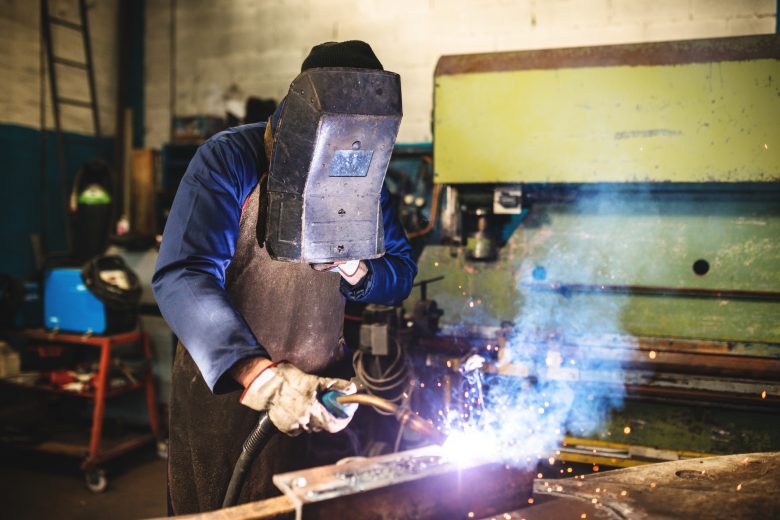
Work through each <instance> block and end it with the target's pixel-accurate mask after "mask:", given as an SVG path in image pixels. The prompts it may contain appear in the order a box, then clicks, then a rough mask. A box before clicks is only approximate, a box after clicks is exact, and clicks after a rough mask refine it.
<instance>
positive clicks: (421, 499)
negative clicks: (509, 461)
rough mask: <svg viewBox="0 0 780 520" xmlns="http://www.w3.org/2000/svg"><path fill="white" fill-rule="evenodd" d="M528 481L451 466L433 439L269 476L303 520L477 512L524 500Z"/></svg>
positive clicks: (514, 473)
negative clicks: (426, 444) (403, 449)
mask: <svg viewBox="0 0 780 520" xmlns="http://www.w3.org/2000/svg"><path fill="white" fill-rule="evenodd" d="M532 482H533V476H532V475H531V473H530V472H528V471H524V470H519V469H515V468H512V467H509V466H505V465H503V464H496V463H482V464H475V465H472V466H466V467H462V466H458V465H456V464H455V463H453V462H451V461H449V460H448V459H446V458H445V457H444V456H443V455H442V452H441V451H440V450H439V448H438V447H435V446H433V447H427V448H420V449H417V450H411V451H406V452H400V453H394V454H391V455H383V456H380V457H373V458H370V459H356V460H350V461H347V462H345V463H343V464H336V465H332V466H323V467H320V468H313V469H308V470H302V471H296V472H292V473H284V474H281V475H275V476H274V483H275V484H276V485H277V487H279V488H280V489H281V490H282V491H284V493H285V495H286V496H287V497H288V498H289V499H290V501H291V502H292V503H293V504H294V505H295V508H296V517H297V518H306V519H332V518H344V519H349V518H356V519H357V518H372V519H377V520H379V519H387V520H389V519H398V520H400V519H411V518H415V519H452V518H475V517H476V518H480V517H483V516H488V515H495V514H499V513H502V512H504V511H511V510H514V509H518V508H520V507H521V506H522V505H524V504H526V505H527V500H528V498H530V496H531V486H532Z"/></svg>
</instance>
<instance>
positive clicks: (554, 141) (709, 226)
mask: <svg viewBox="0 0 780 520" xmlns="http://www.w3.org/2000/svg"><path fill="white" fill-rule="evenodd" d="M433 146H434V154H433V155H434V157H433V159H434V174H435V182H436V183H437V185H438V186H439V188H438V189H436V190H435V192H436V193H437V195H439V194H440V195H439V204H440V207H441V209H440V211H439V212H438V213H439V217H438V218H439V221H438V222H437V228H436V229H438V230H440V231H439V235H438V236H437V240H435V241H434V242H435V243H431V244H428V245H426V247H425V248H424V250H423V252H422V255H421V257H420V261H419V266H420V275H419V276H418V279H430V278H435V277H439V276H443V277H444V278H443V279H442V280H440V281H437V282H435V283H432V284H429V285H430V287H428V288H427V297H428V298H429V299H433V300H436V302H437V303H438V306H439V307H440V308H441V309H442V310H443V311H444V314H443V316H442V317H441V329H440V332H439V336H440V338H450V339H451V340H452V342H454V343H457V342H458V341H463V340H468V341H470V342H472V343H474V342H475V341H476V342H477V343H478V342H480V341H482V342H483V343H484V344H485V345H486V347H487V348H488V349H489V350H490V349H491V348H492V349H497V350H498V351H499V353H498V356H497V357H496V358H495V360H493V362H492V363H491V364H490V366H489V370H492V371H494V372H497V373H500V374H506V375H507V377H512V376H517V377H523V376H527V375H528V371H527V367H524V366H523V362H522V361H518V360H517V359H516V356H515V358H513V357H512V356H507V355H505V354H504V351H507V352H509V351H511V350H512V349H514V351H518V349H519V350H521V351H529V352H530V351H539V352H542V353H544V352H548V353H549V352H550V351H551V350H552V351H554V352H555V353H556V355H557V356H559V357H558V358H555V357H553V363H554V362H555V359H564V360H565V359H567V356H568V354H567V353H571V352H587V353H588V354H587V359H588V360H589V363H587V364H585V365H583V366H577V367H558V369H560V370H568V372H566V374H567V376H566V377H570V378H576V379H577V380H581V381H582V382H583V384H586V383H600V384H602V387H603V388H607V390H604V391H607V392H609V391H614V392H616V393H620V394H621V395H622V396H624V397H625V400H623V402H622V404H621V405H618V406H616V407H615V409H614V410H613V411H612V412H611V414H610V419H609V420H608V421H606V422H605V423H604V424H603V425H602V426H601V427H599V429H598V431H596V432H595V433H590V434H588V435H582V436H581V437H582V438H578V435H577V432H568V433H569V435H570V437H569V438H568V439H567V443H568V444H569V448H572V449H570V450H569V451H568V452H567V451H565V450H564V451H563V453H562V457H564V458H565V457H568V458H569V460H577V461H584V462H593V463H599V462H601V463H604V464H614V465H630V464H635V463H638V462H641V461H642V460H656V459H667V458H676V457H682V456H686V454H691V453H692V452H696V453H737V452H756V451H770V450H780V37H778V35H766V36H750V37H737V38H723V39H709V40H690V41H676V42H659V43H646V44H632V45H617V46H602V47H586V48H573V49H553V50H535V51H522V52H502V53H490V54H472V55H460V56H444V57H442V58H441V59H440V60H439V63H438V65H437V68H436V73H435V89H434V140H433ZM510 347H511V348H510ZM578 359H582V358H581V357H580V358H578ZM596 360H603V361H605V364H600V363H597V362H596ZM547 361H548V368H549V362H550V357H549V354H548V357H547ZM610 388H611V389H612V390H609V389H610ZM591 448H592V449H591ZM567 453H568V455H567Z"/></svg>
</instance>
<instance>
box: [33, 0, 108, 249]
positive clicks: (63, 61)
mask: <svg viewBox="0 0 780 520" xmlns="http://www.w3.org/2000/svg"><path fill="white" fill-rule="evenodd" d="M78 10H79V21H78V22H74V21H71V20H66V19H64V18H60V17H58V16H52V15H51V12H50V9H49V0H41V40H42V42H41V43H42V45H43V46H45V50H46V63H47V70H48V76H49V91H50V93H51V102H52V112H53V114H54V130H55V136H56V149H57V170H58V173H59V178H60V184H61V188H62V197H63V204H64V206H63V209H64V210H66V211H65V213H66V215H67V214H68V211H67V209H66V208H68V206H69V202H68V201H69V195H68V189H67V171H66V163H65V158H66V141H71V140H78V141H81V142H83V141H93V142H94V146H95V156H96V157H100V156H101V153H100V140H101V135H100V116H99V114H98V107H97V92H96V89H95V71H94V68H93V63H92V45H91V43H90V38H89V23H88V17H87V3H86V0H78ZM52 26H58V27H63V28H65V29H67V30H71V31H75V32H78V33H80V34H81V41H82V43H83V50H84V61H83V62H81V61H76V60H71V59H68V58H64V57H62V56H60V55H58V54H57V53H56V52H55V50H54V47H55V42H54V39H53V38H52ZM41 50H42V52H43V49H41ZM58 67H68V68H71V69H77V70H82V71H84V73H85V80H86V83H87V89H86V90H88V99H77V98H70V97H64V96H61V95H60V91H59V89H58V84H57V70H58ZM62 105H70V106H73V107H77V108H82V109H85V110H89V111H91V113H92V125H93V137H92V138H89V137H86V138H73V137H70V138H66V136H65V134H64V133H63V130H62V112H61V107H62ZM45 131H46V129H45V128H41V132H42V133H44V134H45ZM42 153H43V154H44V158H43V162H44V163H45V148H43V151H42ZM44 179H45V175H44ZM45 186H46V183H45V180H44V193H45V191H46V190H45ZM44 219H46V216H45V215H44ZM65 220H66V222H65V236H66V243H67V248H68V252H70V251H71V236H70V233H71V230H70V222H69V221H70V219H69V218H67V217H66V219H65ZM46 224H47V223H46V221H45V220H44V223H43V225H44V229H45V226H46Z"/></svg>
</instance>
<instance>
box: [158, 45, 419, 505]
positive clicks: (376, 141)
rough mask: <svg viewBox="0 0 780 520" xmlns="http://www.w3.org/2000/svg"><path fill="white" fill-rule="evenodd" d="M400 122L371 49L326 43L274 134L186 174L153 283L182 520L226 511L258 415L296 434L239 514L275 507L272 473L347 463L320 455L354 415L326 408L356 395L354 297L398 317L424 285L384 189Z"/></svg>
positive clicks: (239, 132) (210, 152)
mask: <svg viewBox="0 0 780 520" xmlns="http://www.w3.org/2000/svg"><path fill="white" fill-rule="evenodd" d="M400 118H401V96H400V78H399V77H398V75H397V74H394V73H391V72H387V71H384V69H383V67H382V64H381V63H380V61H379V60H378V59H377V57H376V55H375V54H374V52H373V51H372V49H371V47H370V46H369V45H368V44H367V43H365V42H361V41H347V42H340V43H335V42H329V43H324V44H321V45H317V46H315V47H314V48H312V50H311V52H310V53H309V55H308V56H307V57H306V59H305V60H304V62H303V64H302V67H301V75H299V76H298V77H297V78H296V79H294V80H293V82H292V84H291V86H290V90H289V92H288V94H287V96H286V97H285V98H284V100H283V101H282V103H280V105H279V107H278V108H277V110H276V112H275V113H274V115H273V116H272V117H271V119H270V120H269V121H268V122H267V123H255V124H248V125H244V126H240V127H236V128H232V129H229V130H226V131H224V132H221V133H219V134H217V135H215V136H214V137H212V138H211V139H209V140H208V141H206V142H205V143H204V144H202V145H201V146H200V147H199V149H198V151H197V153H196V155H195V157H194V158H193V159H192V161H191V162H190V164H189V166H188V168H187V172H186V174H185V175H184V177H183V179H182V181H181V184H180V186H179V189H178V191H177V193H176V197H175V200H174V202H173V205H172V207H171V211H170V215H169V217H168V220H167V223H166V226H165V231H164V234H163V239H162V244H161V247H160V253H159V258H158V261H157V266H156V270H155V274H154V277H153V283H152V285H153V289H154V294H155V297H156V299H157V302H158V304H159V307H160V310H161V312H162V314H163V316H164V318H165V319H166V321H167V322H168V324H169V325H170V327H171V329H172V330H173V331H174V333H175V334H176V335H177V337H178V339H179V344H178V346H177V348H176V355H175V361H174V367H173V375H172V396H171V409H170V445H169V475H168V491H169V507H170V508H171V509H172V512H174V513H175V514H183V513H193V512H199V511H207V510H212V509H217V508H218V507H219V506H220V504H221V502H222V498H223V496H224V495H225V491H226V488H227V485H228V481H229V479H230V474H231V470H232V467H233V464H234V463H235V461H236V459H237V457H238V455H239V453H240V451H241V444H242V442H243V441H244V439H245V437H246V436H247V434H248V432H250V431H251V430H252V429H253V427H254V426H255V425H256V424H257V417H258V415H257V412H258V411H267V412H268V416H269V417H270V419H271V420H272V422H273V423H274V425H275V426H276V427H277V428H278V429H279V430H280V431H281V432H283V433H286V434H287V435H276V436H274V437H273V438H272V439H271V441H270V442H269V443H268V445H267V446H266V447H265V448H264V449H263V451H262V453H261V454H260V456H259V457H258V459H257V460H256V461H255V463H254V464H253V466H252V467H251V468H250V469H249V471H248V473H247V477H246V482H245V484H244V486H243V488H242V491H241V495H240V497H239V503H242V502H248V501H253V500H260V499H263V498H267V497H269V496H273V495H275V494H278V492H277V491H276V490H275V488H274V486H273V484H272V481H271V476H272V475H273V474H276V473H280V472H284V471H290V470H294V469H300V468H304V467H309V466H313V465H318V464H326V463H333V462H335V461H336V459H337V458H340V456H343V453H341V454H339V453H335V452H333V453H332V452H331V451H333V450H331V451H329V450H328V449H327V447H326V446H325V445H327V444H330V442H329V441H330V440H332V438H330V437H328V436H329V435H332V434H334V433H336V432H340V431H342V430H343V429H344V428H345V427H346V426H347V425H348V423H349V422H350V420H351V416H349V417H346V418H337V417H335V416H333V415H332V414H331V413H329V412H328V410H327V409H325V408H324V407H323V405H322V404H321V403H320V402H319V401H318V396H319V395H320V394H321V393H322V392H323V391H325V390H327V389H335V390H338V391H341V392H345V393H351V392H354V391H355V388H354V385H353V384H352V383H350V382H349V378H350V377H351V376H352V368H351V362H350V361H351V356H350V353H349V351H348V348H347V346H346V345H345V343H344V340H343V337H342V329H343V318H344V302H345V297H346V298H348V299H350V300H354V301H359V302H375V303H383V304H390V305H392V304H397V303H399V302H400V301H402V300H403V299H404V298H406V297H407V296H408V295H409V292H410V290H411V286H412V280H413V278H414V276H415V274H416V272H417V268H416V266H415V264H414V261H413V260H412V258H411V248H410V247H409V244H408V242H407V241H406V237H405V235H404V231H403V229H402V228H401V226H400V224H399V221H398V219H397V216H396V214H395V211H394V209H393V207H392V205H391V204H390V197H389V194H388V192H387V190H386V188H385V187H384V186H383V179H384V175H385V172H386V169H387V164H388V162H389V159H390V154H391V152H392V148H393V145H394V143H395V139H396V135H397V131H398V126H399V125H400ZM302 432H306V433H307V434H304V435H300V434H301V433H302ZM317 432H322V433H317ZM344 433H345V432H342V433H341V435H344Z"/></svg>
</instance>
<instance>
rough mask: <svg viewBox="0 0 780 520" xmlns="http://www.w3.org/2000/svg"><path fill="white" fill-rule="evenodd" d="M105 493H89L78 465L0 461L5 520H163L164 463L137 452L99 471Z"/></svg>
mask: <svg viewBox="0 0 780 520" xmlns="http://www.w3.org/2000/svg"><path fill="white" fill-rule="evenodd" d="M105 469H106V473H107V477H108V488H107V489H106V491H105V492H103V493H98V494H96V493H92V492H91V491H89V490H88V489H87V488H86V486H85V484H84V475H83V473H82V472H81V471H80V470H79V461H76V460H75V459H72V458H52V457H44V456H41V455H33V456H30V455H21V454H18V453H14V454H8V453H4V454H2V456H0V504H2V505H1V506H0V517H1V518H8V519H14V520H16V519H40V518H58V519H67V520H70V519H98V518H110V519H111V520H124V519H138V518H152V517H161V516H165V515H166V505H165V475H166V461H165V460H163V459H160V458H159V457H158V456H157V454H156V451H155V450H154V448H153V447H151V446H149V447H147V448H142V449H139V450H136V451H135V452H133V453H130V454H127V455H125V456H123V457H122V458H121V459H118V460H116V461H114V462H112V463H111V464H110V465H107V466H106V467H105Z"/></svg>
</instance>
